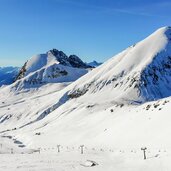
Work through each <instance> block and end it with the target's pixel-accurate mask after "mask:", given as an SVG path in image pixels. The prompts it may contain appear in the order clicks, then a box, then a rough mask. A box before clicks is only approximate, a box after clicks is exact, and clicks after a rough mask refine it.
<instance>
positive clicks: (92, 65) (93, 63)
mask: <svg viewBox="0 0 171 171" xmlns="http://www.w3.org/2000/svg"><path fill="white" fill-rule="evenodd" d="M87 64H88V65H89V66H91V67H94V68H96V67H98V66H100V65H101V64H102V63H101V62H97V61H92V62H89V63H87Z"/></svg>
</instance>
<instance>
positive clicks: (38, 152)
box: [0, 27, 171, 171]
mask: <svg viewBox="0 0 171 171" xmlns="http://www.w3.org/2000/svg"><path fill="white" fill-rule="evenodd" d="M39 57H40V56H39ZM40 58H41V57H40ZM40 58H39V60H40ZM45 58H47V59H49V60H50V61H48V60H46V61H48V62H47V63H46V62H45V63H43V64H42V65H41V66H39V68H37V69H36V70H32V71H28V70H27V67H26V73H27V74H26V75H25V76H24V75H23V76H22V77H20V78H19V79H18V80H17V81H16V82H15V83H13V84H11V85H9V86H3V87H1V88H0V97H1V98H0V136H1V141H0V142H1V144H0V152H1V155H0V160H1V162H0V170H10V171H11V170H24V171H25V170H57V171H62V170H65V171H70V170H78V171H82V170H94V171H101V170H103V171H104V170H107V171H113V170H116V171H142V170H145V171H152V170H154V171H162V170H171V164H170V161H171V138H170V135H171V124H170V123H171V115H170V111H171V104H170V103H171V97H170V96H171V28H170V27H163V28H161V29H159V30H157V31H156V32H154V33H153V34H152V35H150V36H149V37H147V38H146V39H144V40H143V41H141V42H139V43H137V44H136V45H133V46H131V47H129V48H127V49H126V50H124V51H123V52H121V53H119V54H118V55H116V56H114V57H113V58H111V59H109V60H108V61H107V62H105V63H104V64H102V65H100V66H99V67H97V68H95V69H88V68H86V67H85V68H77V67H76V68H74V67H73V66H69V65H68V64H67V65H63V64H61V63H60V62H59V61H56V58H54V56H50V58H49V56H48V55H45ZM51 59H53V60H51ZM31 62H32V61H30V62H29V63H30V64H31ZM39 63H40V62H39ZM32 66H33V64H32V65H31V66H29V68H31V67H32ZM34 66H37V65H36V62H34ZM52 68H53V69H52ZM54 68H55V69H54ZM64 70H65V71H66V72H64ZM27 71H28V72H27ZM51 71H53V72H51ZM54 71H55V75H54ZM61 71H62V72H61ZM66 73H67V74H66ZM73 73H81V74H78V75H77V76H78V77H76V78H75V79H74V80H72V79H71V77H72V74H73ZM22 74H23V73H22ZM74 75H75V74H74ZM70 76H71V77H70ZM143 149H146V150H145V155H146V159H144V151H143Z"/></svg>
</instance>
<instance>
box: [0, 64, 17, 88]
mask: <svg viewBox="0 0 171 171" xmlns="http://www.w3.org/2000/svg"><path fill="white" fill-rule="evenodd" d="M18 73H19V67H0V86H2V85H9V84H12V83H13V82H14V81H15V78H16V76H17V75H18Z"/></svg>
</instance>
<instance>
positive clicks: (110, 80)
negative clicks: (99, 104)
mask: <svg viewBox="0 0 171 171" xmlns="http://www.w3.org/2000/svg"><path fill="white" fill-rule="evenodd" d="M83 94H87V96H88V95H90V96H92V97H95V95H94V94H99V95H101V97H102V96H103V99H110V100H111V99H113V100H121V101H123V100H124V101H132V102H136V103H141V102H145V101H151V100H156V99H160V98H164V97H168V96H170V95H171V28H170V27H164V28H161V29H159V30H157V31H156V32H154V33H153V34H152V35H150V36H149V37H147V38H146V39H144V40H143V41H141V42H139V43H137V44H136V45H133V46H131V47H129V48H127V49H126V50H124V51H123V52H121V53H119V54H118V55H116V56H114V57H113V58H111V59H110V60H108V61H107V62H105V63H104V64H103V65H101V66H99V67H98V68H97V69H95V70H93V71H92V72H91V73H89V74H87V75H86V76H85V77H83V78H81V79H80V80H79V81H77V82H76V83H75V87H74V89H72V90H71V91H70V93H69V95H70V97H71V98H74V97H79V96H82V95H83Z"/></svg>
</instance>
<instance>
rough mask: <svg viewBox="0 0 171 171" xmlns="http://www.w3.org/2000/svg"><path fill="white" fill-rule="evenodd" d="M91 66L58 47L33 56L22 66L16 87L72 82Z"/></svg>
mask: <svg viewBox="0 0 171 171" xmlns="http://www.w3.org/2000/svg"><path fill="white" fill-rule="evenodd" d="M88 68H91V67H90V66H88V65H87V64H86V63H84V62H83V61H82V60H81V59H80V58H79V57H77V56H76V55H71V56H69V57H68V56H67V55H66V54H64V53H63V52H62V51H58V50H56V49H53V50H50V51H48V52H47V53H46V54H39V55H35V56H33V57H32V58H31V59H30V60H28V61H27V62H26V63H25V64H24V66H23V67H22V68H21V70H20V72H19V74H18V76H17V78H16V81H17V82H16V84H15V87H19V88H20V89H21V88H30V87H37V86H41V85H44V84H47V83H58V82H59V83H61V82H72V81H75V80H76V79H78V78H79V77H81V76H83V75H84V74H86V73H87V72H88Z"/></svg>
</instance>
